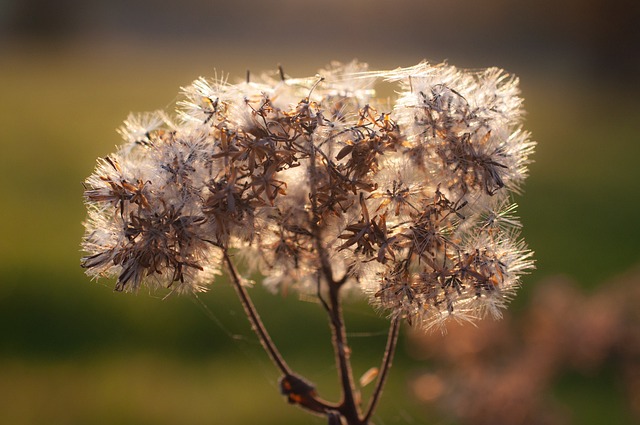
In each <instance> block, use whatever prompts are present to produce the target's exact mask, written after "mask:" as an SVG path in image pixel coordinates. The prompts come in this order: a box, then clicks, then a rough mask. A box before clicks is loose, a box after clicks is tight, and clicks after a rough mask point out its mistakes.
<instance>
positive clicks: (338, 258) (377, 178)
mask: <svg viewBox="0 0 640 425" xmlns="http://www.w3.org/2000/svg"><path fill="white" fill-rule="evenodd" d="M380 83H387V84H395V85H396V88H397V94H398V97H397V100H396V101H395V103H394V104H392V103H391V102H389V101H387V102H383V101H380V100H377V99H376V98H375V91H374V90H375V87H376V85H377V84H380ZM177 106H178V109H177V115H176V116H169V115H167V114H165V113H163V112H156V113H149V114H142V115H131V116H130V117H129V118H128V119H127V120H126V121H125V123H124V126H123V127H122V128H121V129H120V133H121V134H122V136H123V138H124V141H125V142H124V144H123V145H122V146H121V147H120V148H119V149H118V151H117V152H115V153H113V154H111V155H110V156H108V157H106V158H104V159H101V160H100V161H99V164H98V167H97V169H96V171H95V172H94V173H93V174H92V175H91V176H90V177H89V178H88V179H87V180H86V183H85V186H86V190H85V193H84V195H85V200H86V204H87V207H88V211H89V217H88V219H87V221H86V223H85V227H86V234H85V238H84V242H83V248H84V250H85V251H86V253H87V255H86V256H85V257H84V258H83V259H82V265H83V267H85V268H86V269H87V272H88V273H89V274H90V275H91V276H95V277H98V276H116V277H117V283H116V289H117V290H132V291H135V290H137V289H138V288H139V287H140V286H141V285H148V286H149V287H151V288H155V287H169V288H171V289H172V290H174V291H176V292H180V293H184V292H187V293H188V292H193V291H201V290H203V289H205V287H206V285H208V284H210V283H211V282H212V281H213V280H214V276H215V275H216V274H218V273H219V272H220V270H221V268H222V267H223V266H224V265H225V264H226V266H227V267H228V268H232V270H230V271H231V273H232V277H233V279H234V281H237V282H240V281H241V280H242V278H240V277H239V276H238V275H237V273H236V271H235V269H233V266H232V262H231V257H230V255H233V257H234V260H238V259H242V260H243V261H244V262H245V264H246V267H244V268H243V270H246V271H247V273H251V272H255V271H257V272H259V273H261V274H262V275H264V276H265V279H264V284H265V285H267V286H269V287H270V288H272V289H273V290H274V291H277V290H289V289H290V288H291V289H295V290H298V291H302V292H311V293H317V294H318V296H319V297H320V300H321V301H322V303H323V305H324V306H325V307H326V308H327V311H328V312H329V313H330V314H332V315H333V316H332V317H333V318H334V319H335V317H334V316H337V315H338V313H337V311H338V310H339V309H338V305H339V303H338V300H339V297H338V290H340V289H343V288H346V287H349V288H352V289H353V291H351V292H356V291H359V292H361V293H363V294H365V296H367V297H368V299H369V300H370V301H371V303H372V304H373V305H375V306H377V307H379V308H381V309H383V310H385V311H386V312H387V314H388V315H389V316H390V317H391V318H392V320H393V321H395V322H397V321H398V320H400V319H406V321H408V322H409V323H410V324H412V323H416V324H418V325H421V326H424V327H431V326H435V325H440V324H442V323H443V322H444V321H445V319H447V318H449V317H456V318H462V319H472V318H476V317H479V316H483V315H485V314H486V313H490V314H492V315H494V316H499V315H500V312H499V308H500V307H502V306H503V304H504V302H505V300H507V299H508V298H509V296H510V295H511V294H512V292H513V290H514V288H516V287H517V286H518V283H519V276H520V275H521V274H522V273H524V272H526V271H527V270H528V269H530V268H531V267H532V260H531V258H530V252H529V251H528V250H527V249H526V247H525V245H524V243H523V242H522V241H521V240H520V239H519V236H518V231H519V228H520V224H519V222H518V220H517V218H516V217H515V216H514V211H515V205H513V204H512V203H511V202H510V200H509V199H510V194H511V193H512V192H517V191H518V190H519V188H520V187H521V184H522V182H523V180H524V179H525V177H526V175H527V164H528V163H529V156H530V154H531V153H532V151H533V148H534V143H533V142H532V141H530V138H529V134H528V133H527V132H525V131H523V130H522V129H521V121H522V115H523V109H522V100H521V98H520V97H519V89H518V81H517V79H515V78H513V77H510V76H508V75H507V74H505V73H504V72H502V71H501V70H498V69H488V70H485V71H481V72H466V71H462V70H459V69H456V68H455V67H453V66H448V65H445V64H442V65H437V66H432V65H429V64H427V63H421V64H419V65H416V66H414V67H410V68H404V69H397V70H393V71H383V72H372V71H369V70H368V69H367V67H366V65H364V64H360V63H357V62H353V63H350V64H346V65H341V64H332V65H331V66H330V67H328V68H327V69H324V70H321V71H320V72H319V74H318V75H317V76H315V77H311V78H302V79H292V78H287V77H285V75H284V73H283V72H282V69H280V75H279V78H277V77H276V78H273V77H271V76H268V75H267V76H263V77H261V78H260V80H259V81H249V78H248V77H247V80H246V81H245V82H242V83H239V84H229V83H227V82H226V81H225V80H224V79H214V80H206V79H198V80H197V81H195V82H194V83H193V84H192V85H190V86H189V87H186V88H184V89H183V100H181V101H180V102H179V103H178V105H177ZM230 250H231V251H230ZM244 282H246V281H244ZM342 293H344V292H342ZM324 297H328V298H329V300H330V302H327V301H325V298H324ZM245 307H247V305H246V304H245ZM248 313H249V312H248ZM332 320H333V319H332ZM338 325H339V326H337V327H336V328H340V327H341V326H342V324H341V323H338ZM340 333H341V332H340V331H337V334H336V335H337V338H338V339H340ZM334 336H335V335H334ZM338 342H340V341H338ZM267 345H268V344H267ZM272 356H273V353H272ZM344 372H345V375H347V373H346V372H347V371H344ZM285 375H286V373H285ZM345 385H346V384H345ZM346 386H347V387H348V385H346ZM306 407H309V406H306ZM342 413H343V414H344V412H342ZM343 416H344V415H343ZM354 417H355V416H354ZM358 420H360V419H358ZM354 421H355V422H354ZM349 423H365V422H357V421H356V419H353V420H352V421H351V422H349Z"/></svg>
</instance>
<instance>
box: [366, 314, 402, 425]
mask: <svg viewBox="0 0 640 425" xmlns="http://www.w3.org/2000/svg"><path fill="white" fill-rule="evenodd" d="M399 331H400V319H399V318H398V317H394V318H393V319H391V327H390V328H389V335H388V336H387V346H386V348H385V350H384V357H383V358H382V365H381V366H380V373H379V375H378V381H377V382H376V388H375V389H374V390H373V394H372V395H371V401H370V402H369V407H368V408H367V413H366V415H365V417H364V419H363V420H362V423H363V424H368V423H369V420H370V419H371V416H372V415H373V412H374V411H375V409H376V407H377V405H378V401H379V400H380V396H381V395H382V389H383V387H384V384H385V381H386V380H387V375H388V373H389V369H390V368H391V363H392V362H393V355H394V354H395V352H396V347H397V344H398V334H399Z"/></svg>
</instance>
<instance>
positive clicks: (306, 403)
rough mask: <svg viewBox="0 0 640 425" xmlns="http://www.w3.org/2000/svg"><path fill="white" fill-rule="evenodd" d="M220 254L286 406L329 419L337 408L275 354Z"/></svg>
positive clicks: (245, 294)
mask: <svg viewBox="0 0 640 425" xmlns="http://www.w3.org/2000/svg"><path fill="white" fill-rule="evenodd" d="M223 254H224V260H225V263H226V264H227V268H228V269H229V275H230V276H231V280H232V282H233V286H234V288H235V290H236V293H237V294H238V298H240V302H241V304H242V307H244V311H245V313H246V314H247V318H248V319H249V322H250V323H251V327H252V329H253V331H254V332H255V333H256V335H257V336H258V340H259V341H260V344H262V347H263V348H264V349H265V351H266V352H267V353H268V354H269V357H270V358H271V360H272V361H273V363H274V364H275V365H276V367H277V368H278V369H280V371H281V372H282V374H283V377H282V378H281V379H280V391H281V392H282V394H283V395H285V396H286V397H287V400H288V401H289V403H292V404H298V405H299V406H300V407H303V408H305V409H307V410H310V411H311V412H314V413H318V414H321V415H329V413H330V412H335V411H336V409H338V406H337V405H334V404H331V403H329V402H326V401H324V400H322V399H321V398H319V397H318V396H317V394H316V391H315V387H314V386H313V385H312V384H310V383H308V382H307V381H306V380H304V379H303V378H301V377H300V376H298V375H297V374H295V373H294V372H293V371H292V370H291V368H290V367H289V365H287V363H286V362H285V360H284V358H283V357H282V354H280V351H278V349H277V347H276V346H275V344H274V343H273V340H272V339H271V337H270V335H269V333H268V332H267V329H266V328H265V327H264V324H263V323H262V319H261V318H260V315H259V314H258V311H257V310H256V308H255V306H254V305H253V302H252V301H251V298H250V297H249V293H248V292H247V291H246V289H245V288H244V286H242V281H241V279H240V276H239V274H238V271H237V270H236V268H235V265H234V264H233V261H231V257H229V253H228V252H227V250H226V249H223Z"/></svg>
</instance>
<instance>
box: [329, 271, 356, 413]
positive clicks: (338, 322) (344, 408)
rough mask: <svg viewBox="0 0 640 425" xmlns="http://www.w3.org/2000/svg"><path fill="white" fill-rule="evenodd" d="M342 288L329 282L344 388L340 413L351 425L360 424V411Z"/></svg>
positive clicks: (338, 359)
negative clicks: (356, 398) (350, 357)
mask: <svg viewBox="0 0 640 425" xmlns="http://www.w3.org/2000/svg"><path fill="white" fill-rule="evenodd" d="M340 288H341V285H339V284H338V283H337V282H333V281H329V302H330V306H331V309H330V311H329V316H330V319H331V320H330V321H331V329H332V331H333V345H334V350H335V354H336V359H337V363H338V372H339V376H340V383H341V386H342V401H341V402H340V407H339V409H338V410H339V411H340V413H341V414H342V416H343V417H344V418H345V419H346V420H347V422H348V423H349V424H360V411H359V410H360V409H359V408H358V405H357V404H356V400H355V396H354V393H355V385H354V381H353V372H352V370H351V361H350V360H349V355H350V353H349V347H348V346H347V335H346V332H345V326H344V319H343V317H342V307H341V305H340V297H339V293H340Z"/></svg>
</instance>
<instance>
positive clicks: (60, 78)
mask: <svg viewBox="0 0 640 425" xmlns="http://www.w3.org/2000/svg"><path fill="white" fill-rule="evenodd" d="M204 48H205V47H204V46H203V47H202V49H204ZM34 49H35V48H34V47H32V46H31V47H30V46H28V45H25V46H20V47H14V48H12V49H6V50H5V51H4V52H3V54H2V56H0V86H1V87H2V95H1V96H0V124H1V125H0V134H1V136H0V140H1V143H2V155H0V195H1V199H2V204H1V208H0V276H1V277H0V335H2V336H1V337H0V412H1V413H0V422H3V423H7V424H13V425H21V424H36V423H47V424H51V425H57V424H83V425H92V424H132V425H133V424H155V425H162V424H175V423H185V424H187V423H188V424H218V423H224V424H229V425H233V424H247V423H261V424H269V423H273V424H276V423H279V424H280V423H290V424H294V423H300V424H302V423H324V420H322V419H310V418H309V417H308V416H307V415H306V414H305V413H304V412H301V411H299V410H297V409H295V408H291V407H288V406H286V405H285V402H284V401H283V400H282V398H281V397H280V396H279V395H278V392H277V379H278V376H277V374H276V373H275V371H274V370H273V368H272V367H271V365H270V364H269V362H268V360H267V358H266V355H265V354H264V353H263V352H262V351H261V349H260V347H259V345H258V344H257V341H256V340H255V338H254V337H253V335H252V334H251V332H250V330H249V327H248V324H247V323H246V319H245V318H244V317H243V314H242V310H241V308H240V306H239V305H238V303H237V301H236V299H235V298H234V295H233V292H232V290H231V288H230V287H229V286H228V285H227V284H226V283H225V282H223V281H222V282H220V284H216V285H214V286H213V287H212V290H211V291H210V292H209V293H207V294H205V295H202V296H201V297H200V298H199V299H189V298H176V297H171V298H168V299H166V300H162V299H161V298H162V295H161V294H160V295H158V294H154V295H149V294H146V293H140V294H138V295H137V296H134V295H130V294H129V295H127V294H116V293H113V291H112V290H111V286H110V283H109V282H106V283H105V282H100V283H99V284H95V283H92V282H89V280H88V279H87V278H86V277H85V276H84V275H83V273H82V270H81V269H80V267H79V257H80V255H81V254H80V252H79V242H80V238H81V236H82V231H83V230H82V225H81V222H82V220H83V218H84V207H83V205H82V199H81V198H82V197H81V194H82V186H81V182H82V181H83V180H84V178H85V177H86V176H88V175H89V174H90V173H91V171H92V169H93V167H94V164H95V159H96V158H97V157H99V156H105V155H107V154H108V153H110V152H111V151H112V150H113V147H114V145H116V144H117V143H119V141H118V136H117V134H116V133H115V128H117V127H118V126H119V125H120V123H121V121H122V120H123V119H124V118H125V117H126V115H127V114H128V113H129V112H130V111H146V110H154V109H159V108H169V109H170V108H171V107H172V106H171V105H172V103H173V102H174V101H175V97H176V94H177V92H178V88H179V87H180V86H181V85H186V84H188V83H189V82H190V81H191V80H192V79H194V78H196V77H198V76H199V75H212V74H213V72H214V68H215V67H217V68H218V70H219V71H220V70H223V71H225V72H230V73H231V74H232V79H233V77H239V78H242V76H244V72H245V69H246V67H247V66H251V67H252V68H254V67H255V70H256V71H260V70H264V69H268V68H270V67H274V66H275V65H276V64H273V63H271V62H270V60H271V59H270V57H269V56H267V55H264V56H260V54H257V55H253V56H252V57H251V59H250V60H248V59H247V56H246V55H244V53H247V52H244V51H242V50H231V49H229V50H227V51H225V50H220V48H217V50H212V51H211V54H208V55H204V56H203V54H202V52H203V50H198V49H194V50H192V51H185V50H172V48H171V46H169V47H167V48H166V49H163V50H162V51H161V50H157V49H156V50H153V49H149V50H147V51H144V52H143V53H141V50H140V49H134V48H131V49H130V50H128V49H127V48H117V49H116V48H113V47H109V46H107V45H105V46H102V45H99V46H91V45H87V46H76V47H73V48H60V47H59V46H56V45H51V46H49V48H47V49H46V50H34ZM203 57H205V59H204V60H203ZM278 59H279V60H280V61H281V63H283V64H284V65H285V69H286V70H287V72H288V73H289V74H292V75H299V74H305V75H306V74H309V73H311V74H312V73H314V72H315V71H316V69H318V68H320V67H322V66H323V65H324V62H316V61H317V59H316V58H315V57H312V56H310V57H308V58H306V59H307V60H305V61H303V60H300V58H299V57H294V56H293V55H292V54H289V55H288V56H286V55H283V57H280V58H278ZM343 59H348V58H343ZM362 59H366V58H362ZM420 59H422V58H420V57H410V56H398V57H386V58H384V59H381V58H377V60H378V61H379V62H378V63H375V62H374V63H373V64H372V65H373V66H374V67H395V66H398V65H403V66H406V65H411V64H413V63H416V62H418V61H419V60H420ZM288 63H290V64H292V65H291V66H288V65H287V64H288ZM515 68H516V69H512V71H514V72H516V73H517V74H518V75H519V76H520V77H521V82H522V89H523V94H524V97H525V100H526V108H527V110H528V111H529V114H528V118H527V122H526V128H527V129H528V130H530V131H532V132H533V135H534V139H535V140H537V141H538V142H539V145H538V149H537V152H536V155H535V161H536V162H535V164H533V166H532V167H531V177H530V179H529V180H528V181H527V183H526V186H525V196H523V197H521V198H520V199H518V203H519V204H520V209H519V211H520V215H521V217H522V221H523V223H524V237H525V238H526V240H527V241H528V243H529V245H530V247H531V248H532V249H533V250H534V251H536V259H537V267H538V269H537V271H536V272H535V273H533V274H532V275H530V276H528V277H526V278H525V282H524V283H525V285H524V288H523V291H522V292H521V293H520V295H519V297H518V299H517V300H516V302H515V305H514V310H516V311H517V309H518V307H519V306H520V305H522V304H523V303H524V302H525V300H526V298H527V293H528V292H529V291H530V289H529V288H530V287H532V286H533V285H535V282H536V281H538V280H539V279H541V278H543V277H546V276H550V275H555V274H558V273H564V274H568V275H570V276H573V277H575V278H576V279H577V280H578V281H579V282H581V283H582V284H583V285H584V287H585V288H593V287H595V286H597V285H599V284H601V283H602V282H604V281H605V280H606V279H608V278H610V277H612V276H615V275H617V274H619V273H621V272H622V271H624V270H626V269H628V268H630V267H632V266H633V265H635V264H636V263H637V262H638V261H639V260H640V255H639V251H638V248H637V247H638V244H637V241H638V240H639V239H640V225H638V222H637V219H638V210H639V208H640V196H638V195H640V190H639V187H638V183H639V182H640V171H639V169H640V167H638V166H637V158H638V157H640V144H639V143H638V132H637V130H638V121H639V119H640V103H638V102H637V100H636V98H635V96H634V94H635V93H634V92H633V91H630V90H628V89H627V88H626V87H624V86H619V85H616V84H614V83H615V82H613V81H602V82H595V83H594V81H593V80H586V79H583V78H580V77H578V78H576V76H575V75H573V74H570V73H557V74H553V73H546V74H545V73H542V71H539V70H534V71H528V68H527V66H526V64H522V65H520V66H516V67H515ZM253 293H255V294H256V302H257V304H258V308H259V309H260V311H262V312H263V314H264V316H265V321H266V325H267V327H268V328H269V329H270V330H272V331H273V336H274V339H275V340H276V342H277V343H278V344H279V345H281V346H282V351H283V352H284V354H285V356H286V357H287V358H289V359H290V362H291V364H292V366H293V367H294V368H295V369H297V370H300V371H301V372H302V373H303V374H307V375H308V377H309V378H310V379H311V380H313V381H315V382H316V383H317V384H318V386H319V389H320V392H321V394H323V395H324V396H325V397H326V398H329V399H331V398H335V397H337V392H336V391H337V385H336V383H337V382H336V372H335V369H334V366H333V365H332V363H333V358H332V353H331V350H330V346H329V345H328V342H329V339H328V338H329V333H328V330H327V326H326V320H325V318H324V317H323V312H322V311H321V307H319V306H318V305H316V304H312V303H304V302H300V301H298V300H296V299H295V296H289V297H281V296H272V295H269V294H266V293H265V291H264V290H262V289H261V288H255V290H254V291H253ZM205 306H206V307H205ZM347 313H348V314H347V321H348V325H349V328H350V329H349V330H350V331H351V332H354V333H359V332H364V333H369V334H368V335H369V336H366V337H358V335H354V338H352V344H353V356H354V360H355V361H356V375H358V374H359V373H363V372H364V371H365V370H367V369H368V368H369V367H371V366H374V365H377V364H378V362H379V357H380V356H381V351H382V349H383V347H384V341H385V334H384V331H385V321H384V320H383V319H380V318H378V317H377V316H376V314H375V313H374V312H372V311H371V309H370V308H368V307H367V306H365V305H362V304H358V303H354V304H352V305H351V306H350V307H349V310H348V312H347ZM428 367H429V364H425V363H424V362H420V361H417V360H413V359H412V358H411V357H410V356H409V354H408V353H407V351H406V350H405V349H404V347H403V344H401V350H400V352H399V353H398V357H397V360H396V362H395V365H394V368H393V370H392V374H391V377H390V382H389V386H388V389H387V391H386V392H385V395H384V397H383V399H382V403H381V406H380V409H379V417H380V420H378V421H377V422H376V423H380V424H401V423H409V424H428V423H444V422H441V421H440V422H436V421H432V419H430V418H431V416H430V414H428V413H427V412H426V411H425V410H424V407H422V406H420V405H419V404H418V402H417V401H416V400H415V398H414V397H413V396H412V395H411V394H410V392H409V386H408V384H407V380H408V378H409V377H411V376H413V374H415V373H417V371H420V370H423V369H425V368H428ZM581 379H582V378H581ZM611 380H612V379H611V377H610V376H607V375H606V374H605V376H603V377H596V380H595V381H593V382H597V383H599V384H598V385H574V386H573V387H572V386H571V385H572V384H571V382H574V381H571V380H569V381H568V383H564V384H563V385H564V387H563V388H565V389H566V387H567V386H568V387H570V388H572V389H571V391H568V392H567V391H564V392H563V390H562V388H561V389H560V390H559V391H558V394H559V395H558V397H560V399H561V400H563V401H566V402H567V403H569V406H570V408H571V410H572V411H574V412H575V416H574V419H575V421H576V422H575V423H580V424H589V423H593V424H597V423H605V422H606V420H607V418H608V417H609V416H610V415H609V412H607V411H606V409H605V410H598V411H596V412H594V410H593V409H588V410H587V411H588V412H589V413H588V415H587V414H581V413H580V412H581V409H582V408H583V407H584V406H593V405H594V403H597V402H598V400H601V399H603V398H604V399H607V398H606V397H607V396H606V394H608V393H609V392H610V391H609V390H610V386H611ZM590 382H591V381H590ZM600 384H602V385H600ZM563 394H565V395H563ZM567 394H568V395H567ZM598 405H600V404H598ZM620 417H621V418H625V417H626V416H624V415H621V416H620ZM622 420H624V419H622ZM619 423H623V422H619ZM629 423H631V422H629Z"/></svg>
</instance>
